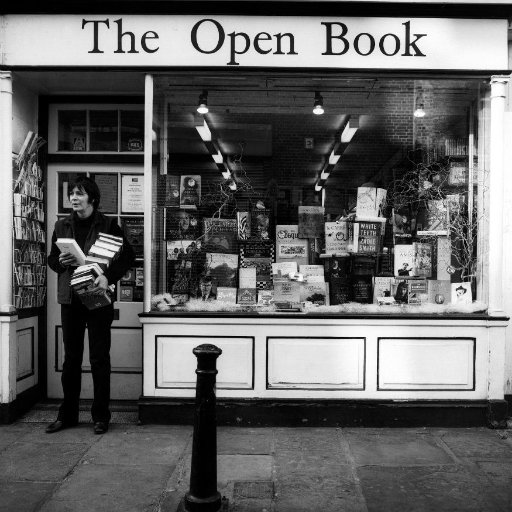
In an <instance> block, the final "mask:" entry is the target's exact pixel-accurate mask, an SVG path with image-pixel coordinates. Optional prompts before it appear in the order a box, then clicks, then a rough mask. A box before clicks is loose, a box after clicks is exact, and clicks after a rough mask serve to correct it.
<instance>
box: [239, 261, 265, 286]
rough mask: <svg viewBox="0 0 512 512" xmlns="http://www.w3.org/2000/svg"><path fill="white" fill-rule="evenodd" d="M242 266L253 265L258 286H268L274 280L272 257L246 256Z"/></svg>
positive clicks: (248, 266)
mask: <svg viewBox="0 0 512 512" xmlns="http://www.w3.org/2000/svg"><path fill="white" fill-rule="evenodd" d="M240 266H241V267H242V268H243V267H245V268H251V267H253V268H254V269H255V270H256V282H257V286H258V287H261V288H268V287H270V285H271V282H272V260H271V259H270V258H244V261H243V264H241V265H240Z"/></svg>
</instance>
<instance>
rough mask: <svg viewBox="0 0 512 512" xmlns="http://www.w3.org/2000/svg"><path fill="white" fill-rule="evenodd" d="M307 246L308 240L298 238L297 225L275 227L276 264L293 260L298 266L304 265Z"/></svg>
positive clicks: (306, 256)
mask: <svg viewBox="0 0 512 512" xmlns="http://www.w3.org/2000/svg"><path fill="white" fill-rule="evenodd" d="M308 246H309V243H308V240H306V239H303V238H299V226H298V224H278V225H277V226H276V262H281V261H290V260H294V261H295V262H296V263H297V264H298V265H306V264H307V263H308V262H309V260H308Z"/></svg>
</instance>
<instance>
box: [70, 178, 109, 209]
mask: <svg viewBox="0 0 512 512" xmlns="http://www.w3.org/2000/svg"><path fill="white" fill-rule="evenodd" d="M75 188H77V189H78V190H80V191H81V192H85V193H86V194H87V195H88V196H89V203H90V204H92V207H93V208H94V209H95V210H97V209H98V206H99V205H100V198H101V193H100V189H99V188H98V185H97V184H96V182H95V181H94V180H91V178H87V177H86V176H79V177H78V178H76V180H74V181H72V182H71V183H70V184H69V188H68V195H69V196H71V193H72V192H73V190H74V189H75Z"/></svg>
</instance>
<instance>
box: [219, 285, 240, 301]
mask: <svg viewBox="0 0 512 512" xmlns="http://www.w3.org/2000/svg"><path fill="white" fill-rule="evenodd" d="M236 291H237V289H236V288H233V287H230V286H217V300H222V301H224V302H230V303H232V304H236Z"/></svg>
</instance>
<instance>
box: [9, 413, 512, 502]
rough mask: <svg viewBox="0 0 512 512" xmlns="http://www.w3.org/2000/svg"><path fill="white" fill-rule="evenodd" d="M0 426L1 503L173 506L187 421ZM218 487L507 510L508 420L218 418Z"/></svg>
mask: <svg viewBox="0 0 512 512" xmlns="http://www.w3.org/2000/svg"><path fill="white" fill-rule="evenodd" d="M45 426H46V423H36V422H23V421H20V422H17V423H14V424H12V425H4V426H0V511H2V512H29V511H38V512H39V511H41V512H103V511H105V512H106V511H108V512H118V511H119V512H131V511H134V512H135V511H136V512H141V511H143V512H175V510H176V507H177V504H178V502H179V500H180V498H181V497H182V496H183V494H184V493H185V492H186V491H187V490H188V485H189V464H190V453H191V447H192V446H191V445H192V427H183V426H162V425H144V426H138V425H136V424H135V423H134V422H132V423H114V424H111V428H110V430H109V432H108V433H107V434H104V435H99V436H98V435H96V436H95V435H94V434H93V433H92V425H91V424H87V423H85V424H81V425H79V426H78V427H76V428H73V429H69V430H63V431H61V432H58V433H56V434H51V435H48V434H45V433H44V427H45ZM217 437H218V443H217V444H218V489H219V491H220V492H221V494H222V495H224V496H226V497H227V498H228V499H229V505H230V506H229V510H230V511H237V512H256V511H258V512H261V511H263V510H265V511H267V512H271V511H273V512H306V511H307V512H310V511H315V512H316V511H319V512H356V511H357V512H365V511H370V512H388V511H389V512H401V511H407V512H411V511H418V512H419V511H421V512H427V511H428V512H430V511H431V512H455V511H460V512H468V511H480V512H500V511H503V512H507V511H508V512H509V511H511V510H512V430H501V431H497V430H487V429H483V428H482V429H480V428H477V429H433V428H428V429H423V428H417V429H365V428H289V429H286V428H261V429H248V428H236V427H234V428H233V427H229V428H228V427H219V428H218V436H217Z"/></svg>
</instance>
